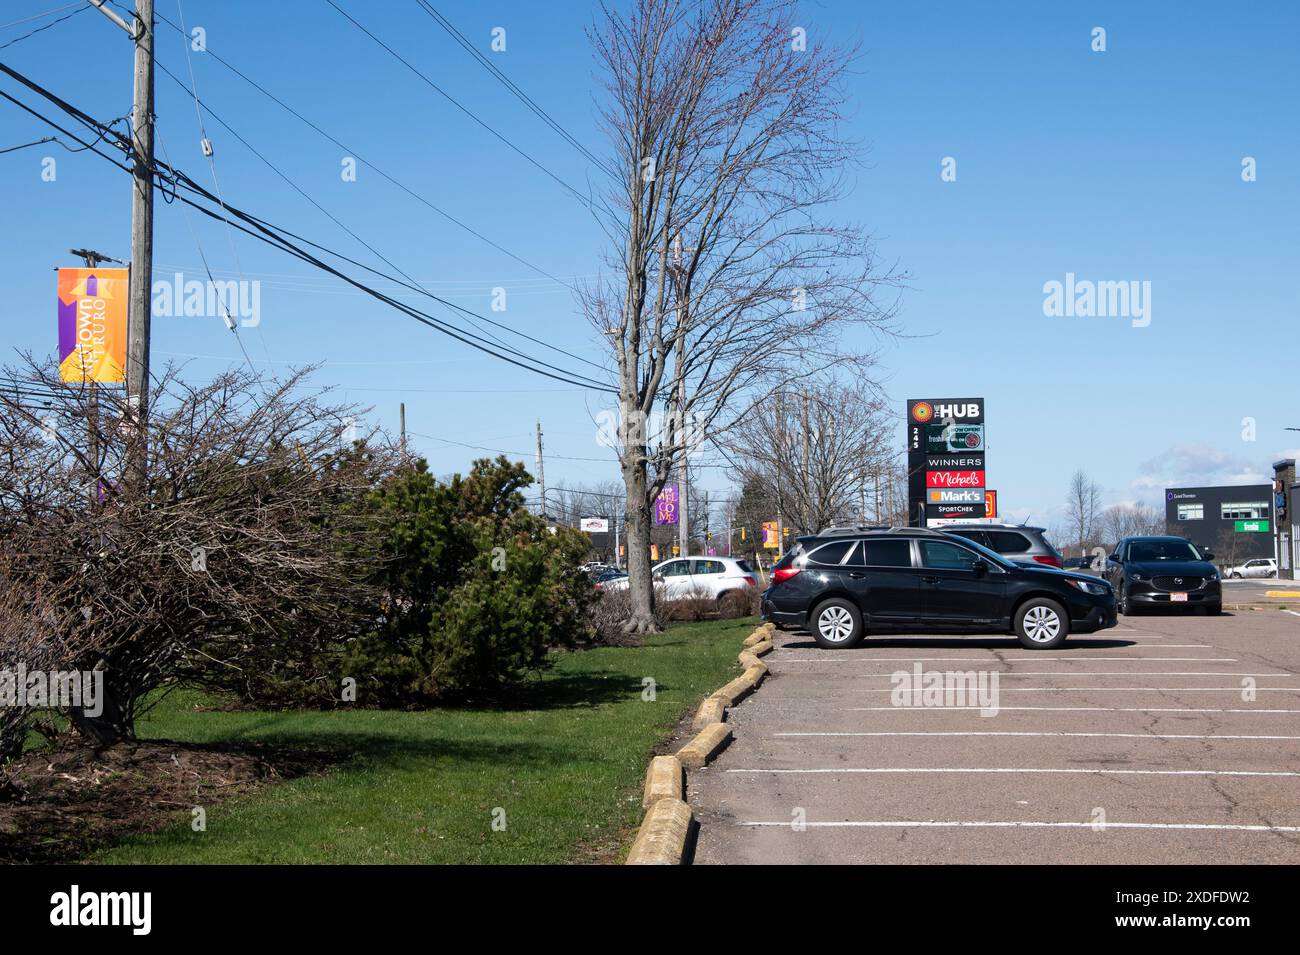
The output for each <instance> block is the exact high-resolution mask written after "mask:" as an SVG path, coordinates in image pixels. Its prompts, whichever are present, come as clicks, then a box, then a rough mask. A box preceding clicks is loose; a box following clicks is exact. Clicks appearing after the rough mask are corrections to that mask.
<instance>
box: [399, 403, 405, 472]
mask: <svg viewBox="0 0 1300 955" xmlns="http://www.w3.org/2000/svg"><path fill="white" fill-rule="evenodd" d="M397 421H398V429H399V432H400V434H401V436H402V437H401V448H402V463H403V464H405V463H406V402H405V401H403V402H400V403H398V405H397Z"/></svg>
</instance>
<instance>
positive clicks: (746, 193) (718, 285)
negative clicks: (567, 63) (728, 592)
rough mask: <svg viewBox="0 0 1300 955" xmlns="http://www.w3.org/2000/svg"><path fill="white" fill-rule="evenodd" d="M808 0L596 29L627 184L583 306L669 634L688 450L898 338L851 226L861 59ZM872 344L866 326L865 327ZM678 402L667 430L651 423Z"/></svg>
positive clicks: (881, 277)
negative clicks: (851, 345)
mask: <svg viewBox="0 0 1300 955" xmlns="http://www.w3.org/2000/svg"><path fill="white" fill-rule="evenodd" d="M796 9H797V7H796V5H795V3H793V2H792V0H636V2H635V3H634V4H633V7H632V10H631V11H630V12H628V13H622V12H619V11H616V10H613V9H611V8H608V7H607V8H604V16H603V18H602V21H601V22H600V23H599V24H598V26H597V28H595V29H593V31H592V34H591V35H592V42H593V44H594V47H595V52H596V57H597V60H598V63H599V65H600V67H601V69H602V71H603V73H604V76H605V88H606V92H607V101H606V103H605V105H604V106H603V109H602V117H603V121H604V125H605V127H606V129H607V131H608V134H609V136H610V139H611V141H612V144H613V147H614V150H615V153H616V158H615V161H614V163H613V165H614V167H615V169H616V171H617V172H618V175H619V176H620V177H621V180H620V182H619V185H618V186H617V187H616V188H615V189H614V190H613V192H612V193H611V194H610V197H609V201H608V203H607V205H608V207H609V209H610V211H611V213H612V215H611V217H610V218H609V219H608V220H606V222H605V225H606V231H607V234H608V237H609V241H610V244H611V246H612V251H611V254H610V257H609V265H610V269H611V274H610V277H609V278H608V279H607V280H603V281H600V282H597V283H595V284H592V285H590V286H588V287H586V288H585V289H584V291H583V294H582V295H581V302H582V305H583V308H584V310H585V312H586V314H587V316H588V318H589V319H590V321H591V322H592V323H593V325H594V326H595V327H596V329H597V330H598V331H599V333H600V334H601V336H602V337H603V338H604V339H605V340H607V341H608V342H609V344H610V348H611V350H612V355H613V359H614V363H615V366H616V369H617V384H618V392H619V435H618V445H619V453H620V467H621V471H622V477H623V482H624V487H625V490H626V495H627V501H626V509H627V528H628V569H629V574H630V578H631V579H630V585H631V593H632V600H631V607H632V610H631V617H630V619H629V621H628V628H629V630H631V631H644V630H647V629H653V628H654V617H653V612H652V611H653V602H654V594H653V588H652V584H651V579H650V569H649V562H648V555H647V551H646V545H647V543H648V541H649V536H650V508H651V501H652V500H653V498H654V497H655V495H656V494H657V493H658V491H659V490H660V489H661V488H662V486H663V484H664V482H665V481H666V480H667V479H668V477H669V475H670V474H671V473H672V472H673V471H674V469H676V468H677V467H679V466H680V465H681V463H682V460H683V458H684V456H685V455H686V454H688V453H690V452H691V451H692V450H696V449H698V448H699V447H700V446H702V445H703V444H704V443H706V442H709V441H712V440H714V439H715V438H716V437H717V435H719V434H720V433H723V432H725V431H726V430H727V429H728V428H729V427H731V426H732V425H733V424H734V423H735V422H736V421H738V420H741V419H743V418H744V417H745V415H746V414H747V413H748V409H749V408H750V407H752V406H753V405H754V404H755V403H756V402H757V401H758V400H760V399H761V397H762V396H764V395H766V394H770V393H771V392H772V391H774V390H779V389H781V388H782V387H784V386H785V385H786V384H787V383H788V382H789V381H791V380H792V379H793V378H795V377H797V376H799V375H801V374H803V373H808V372H817V371H820V370H824V369H826V368H831V367H836V366H850V367H852V368H854V369H855V370H856V373H857V374H858V375H859V377H860V380H861V381H862V382H863V383H864V384H865V383H866V382H867V381H868V380H869V379H868V378H867V373H868V372H869V370H870V368H869V366H870V362H869V360H868V359H866V358H864V357H863V356H862V355H860V354H857V353H855V352H853V351H851V350H846V349H845V348H844V347H843V344H844V343H845V342H846V341H848V340H849V336H848V334H847V333H849V332H850V331H851V330H854V329H861V328H872V329H877V330H891V329H892V314H893V313H892V309H890V308H886V307H881V306H880V305H879V304H878V303H877V301H876V294H877V293H878V292H879V290H880V288H881V286H882V285H894V286H896V285H897V283H898V282H899V280H900V278H901V277H900V276H894V275H890V274H885V273H884V272H882V270H881V269H880V268H879V266H878V263H877V260H876V257H875V255H874V252H873V248H872V246H871V243H870V242H869V240H868V237H867V235H866V234H865V232H864V231H863V230H862V229H861V228H860V227H858V226H855V225H836V224H834V223H832V222H830V221H828V219H827V214H826V207H827V206H828V205H829V204H830V203H831V202H833V201H834V200H835V199H837V198H838V197H839V196H840V195H842V194H843V192H844V188H843V179H842V176H843V173H844V170H845V169H846V168H847V167H848V166H850V165H851V164H852V162H853V161H854V160H855V158H856V148H855V146H854V144H852V143H849V142H847V141H846V140H845V139H844V138H843V135H842V131H841V130H842V123H841V120H842V118H843V117H842V107H843V104H844V100H845V97H844V94H843V92H842V86H843V81H844V79H845V76H846V68H847V66H848V64H849V62H850V54H849V53H848V52H847V51H842V50H836V49H831V48H829V47H827V46H825V45H824V44H822V43H820V42H816V41H815V40H813V39H810V38H809V39H805V33H804V31H803V30H802V28H800V27H799V26H798V21H797V20H796V19H795V11H796ZM854 337H856V336H854ZM660 412H668V414H667V415H666V418H667V419H669V421H670V424H669V425H668V426H667V427H664V428H660V429H658V433H655V434H652V433H650V427H649V422H650V421H652V420H653V419H654V418H655V417H656V416H657V414H658V413H660Z"/></svg>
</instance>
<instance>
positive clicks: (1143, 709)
mask: <svg viewBox="0 0 1300 955" xmlns="http://www.w3.org/2000/svg"><path fill="white" fill-rule="evenodd" d="M984 709H987V707H983V706H850V707H846V708H845V710H844V712H846V713H859V712H863V713H865V712H872V713H874V712H884V713H890V712H892V713H942V712H943V711H944V710H976V711H979V710H984ZM1002 710H1043V711H1044V712H1050V713H1076V712H1082V711H1085V710H1087V711H1092V712H1097V711H1100V712H1103V713H1300V710H1263V709H1260V710H1251V709H1240V710H1225V709H1200V708H1192V707H1173V706H999V707H998V711H999V712H1001V711H1002Z"/></svg>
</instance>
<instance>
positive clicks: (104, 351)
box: [59, 268, 130, 385]
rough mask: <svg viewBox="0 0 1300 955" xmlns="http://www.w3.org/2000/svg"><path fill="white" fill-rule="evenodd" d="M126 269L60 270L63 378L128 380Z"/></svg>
mask: <svg viewBox="0 0 1300 955" xmlns="http://www.w3.org/2000/svg"><path fill="white" fill-rule="evenodd" d="M129 288H130V280H129V270H128V269H106V268H94V269H85V268H81V269H59V377H60V379H61V380H63V381H67V382H86V381H93V382H97V383H98V384H104V385H111V384H121V383H122V382H124V381H126V311H127V296H128V292H129Z"/></svg>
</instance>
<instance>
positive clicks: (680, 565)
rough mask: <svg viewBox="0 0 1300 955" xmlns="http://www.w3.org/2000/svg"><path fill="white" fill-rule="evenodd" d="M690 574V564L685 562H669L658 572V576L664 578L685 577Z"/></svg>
mask: <svg viewBox="0 0 1300 955" xmlns="http://www.w3.org/2000/svg"><path fill="white" fill-rule="evenodd" d="M690 572H691V568H690V563H689V561H685V560H674V561H670V562H668V563H667V564H664V565H663V567H662V568H661V569H660V570H659V573H660V575H661V576H664V577H685V576H686V575H687V574H689V573H690Z"/></svg>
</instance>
